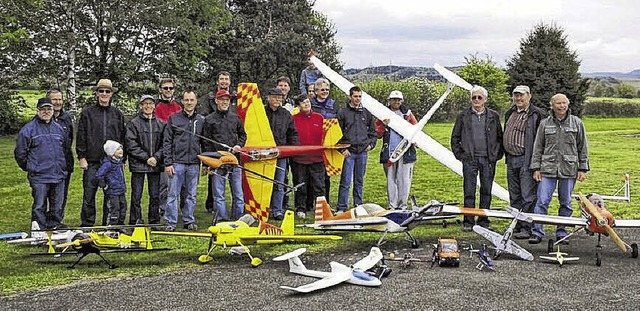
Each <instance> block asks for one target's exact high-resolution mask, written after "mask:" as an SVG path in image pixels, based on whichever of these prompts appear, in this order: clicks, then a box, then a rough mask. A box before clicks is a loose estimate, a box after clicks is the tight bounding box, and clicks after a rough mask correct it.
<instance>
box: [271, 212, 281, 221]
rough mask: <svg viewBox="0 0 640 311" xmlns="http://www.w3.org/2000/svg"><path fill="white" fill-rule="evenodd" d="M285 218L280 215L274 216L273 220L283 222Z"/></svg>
mask: <svg viewBox="0 0 640 311" xmlns="http://www.w3.org/2000/svg"><path fill="white" fill-rule="evenodd" d="M283 218H284V215H282V214H281V213H280V214H274V215H273V220H282V219H283Z"/></svg>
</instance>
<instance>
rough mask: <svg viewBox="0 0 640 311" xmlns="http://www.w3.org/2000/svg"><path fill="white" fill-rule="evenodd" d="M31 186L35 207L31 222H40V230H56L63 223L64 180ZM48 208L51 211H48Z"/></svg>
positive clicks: (33, 206) (32, 210) (32, 184)
mask: <svg viewBox="0 0 640 311" xmlns="http://www.w3.org/2000/svg"><path fill="white" fill-rule="evenodd" d="M29 184H30V185H31V196H32V197H33V205H32V207H31V221H36V222H38V225H39V226H40V229H47V228H54V227H56V226H58V225H60V223H61V222H62V201H63V199H64V180H61V181H60V182H58V183H46V184H45V183H34V182H29ZM47 206H48V207H49V211H47Z"/></svg>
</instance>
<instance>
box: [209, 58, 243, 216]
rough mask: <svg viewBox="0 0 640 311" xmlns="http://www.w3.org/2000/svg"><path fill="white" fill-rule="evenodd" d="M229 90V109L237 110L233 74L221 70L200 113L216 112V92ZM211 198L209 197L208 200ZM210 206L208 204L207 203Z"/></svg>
mask: <svg viewBox="0 0 640 311" xmlns="http://www.w3.org/2000/svg"><path fill="white" fill-rule="evenodd" d="M221 90H227V92H229V94H231V104H230V105H229V109H231V111H234V112H235V111H236V110H237V109H238V107H237V103H236V102H237V100H238V98H237V97H238V95H237V94H236V92H235V91H234V90H232V89H231V74H230V73H229V72H228V71H224V70H223V71H220V72H218V78H217V79H216V85H215V87H214V88H213V89H212V90H211V92H209V94H207V97H206V101H205V102H204V103H203V105H202V108H200V114H201V115H203V116H205V117H206V116H208V115H209V114H210V113H212V112H214V111H215V110H216V109H217V104H216V94H217V93H218V91H221ZM208 199H209V198H208V197H207V200H208ZM207 206H208V205H207Z"/></svg>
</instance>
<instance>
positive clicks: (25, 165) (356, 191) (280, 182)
mask: <svg viewBox="0 0 640 311" xmlns="http://www.w3.org/2000/svg"><path fill="white" fill-rule="evenodd" d="M290 84H291V81H290V80H289V79H288V78H287V77H280V78H278V79H277V81H276V84H275V87H274V88H272V89H269V90H268V95H267V96H266V102H267V103H266V104H265V113H266V116H267V119H268V121H269V124H270V127H271V131H272V133H273V137H274V140H275V142H276V145H322V143H323V137H324V135H323V134H324V132H323V131H324V130H323V126H324V121H325V119H335V120H336V121H337V123H338V124H339V126H340V128H341V129H342V133H343V136H342V138H341V140H340V141H339V143H340V144H348V145H349V146H348V147H347V148H344V149H342V150H339V151H340V152H341V153H342V155H344V157H345V159H344V165H343V169H342V172H341V176H340V185H339V187H338V197H337V213H342V212H345V211H346V210H347V209H348V208H349V207H350V206H357V205H360V204H362V203H363V187H364V175H365V172H366V167H367V159H368V153H369V152H370V151H371V150H373V149H374V148H375V146H376V143H377V140H378V139H382V147H381V149H380V163H381V164H382V165H383V168H384V172H385V175H386V178H387V195H388V208H389V209H406V208H407V206H408V202H407V201H408V197H409V192H410V190H411V181H412V177H413V167H414V164H415V162H416V158H417V155H416V149H415V147H414V146H410V147H409V148H408V150H407V151H406V152H405V153H404V154H403V155H402V156H401V157H400V159H398V160H397V161H395V162H391V161H389V159H390V157H391V155H392V154H393V152H394V151H395V150H396V148H398V147H399V144H400V142H401V141H402V139H403V137H402V136H401V135H400V134H398V133H397V132H396V131H394V130H393V129H392V128H390V127H389V126H388V124H389V120H377V119H376V118H375V117H373V115H372V114H371V113H370V112H369V111H367V110H366V109H365V108H364V107H363V106H362V102H361V100H362V89H360V88H359V87H357V86H354V87H352V88H351V89H350V90H349V101H348V103H347V104H346V105H345V106H344V107H342V108H339V107H338V104H337V103H336V102H335V100H333V99H332V98H331V97H330V96H329V94H330V87H331V84H330V82H329V81H328V80H327V79H325V78H324V77H322V75H321V73H320V72H319V71H318V70H317V69H316V68H315V67H314V66H313V64H310V66H309V67H307V68H305V70H304V71H303V72H302V75H301V80H300V89H301V93H302V94H301V95H299V96H298V97H296V98H290V97H289V91H290ZM230 85H231V75H230V73H229V72H226V71H222V72H220V73H219V74H218V77H217V83H216V86H215V87H214V88H213V89H212V90H211V92H209V93H208V94H207V95H206V96H205V97H204V99H202V101H203V103H202V107H201V108H200V110H199V111H196V107H197V106H198V98H197V95H196V93H195V92H194V91H192V90H185V91H184V92H183V93H182V97H181V99H180V100H178V99H176V98H175V97H174V90H175V83H174V81H173V80H172V79H170V78H165V79H161V80H160V83H159V85H158V87H159V95H158V98H157V99H156V98H154V97H153V96H151V95H143V96H142V97H141V98H140V100H139V101H138V115H137V116H135V118H133V119H132V120H131V121H129V122H128V123H126V124H125V121H124V115H123V113H122V112H121V111H120V110H119V109H118V108H116V107H114V106H113V105H112V101H111V99H112V96H113V94H114V93H115V92H117V91H118V88H116V87H114V86H113V85H112V83H111V81H110V80H108V79H102V80H100V81H98V83H97V85H96V86H95V87H93V91H94V92H95V95H96V101H97V102H96V104H95V105H91V106H88V107H86V108H84V109H83V110H82V112H81V113H80V117H79V121H78V129H77V137H75V139H76V154H77V158H78V164H79V167H80V169H82V170H83V183H82V185H83V199H82V210H81V215H80V218H81V226H93V225H94V224H95V217H96V203H95V202H96V199H95V197H96V192H97V190H98V188H99V187H102V188H103V189H104V194H105V199H104V200H103V217H102V224H104V225H114V224H124V222H125V218H126V211H127V204H126V197H125V194H126V192H127V191H126V189H127V187H126V183H125V177H124V165H125V163H126V162H128V166H129V170H130V172H131V201H130V203H131V204H130V208H129V210H130V216H129V224H139V223H143V222H144V221H143V216H142V208H141V198H142V195H143V188H144V180H145V177H146V179H147V189H148V195H149V206H148V215H147V221H148V223H149V224H160V223H161V221H162V217H163V216H164V221H165V225H164V230H167V231H174V230H176V227H177V223H178V214H179V211H181V213H182V223H183V225H184V229H187V230H197V226H196V219H195V216H194V212H195V208H196V198H197V186H198V182H199V178H200V176H201V175H207V176H208V195H207V200H206V202H205V207H206V209H207V210H208V211H210V212H215V213H217V217H218V219H219V220H237V219H239V218H240V217H241V216H242V215H243V214H244V212H245V207H244V206H245V204H244V199H243V189H242V176H241V174H242V171H241V169H240V167H238V166H235V167H225V166H223V167H219V168H208V167H203V168H202V169H201V165H200V160H199V159H198V157H197V156H198V155H199V154H201V153H202V152H212V151H222V150H224V151H231V152H233V153H234V154H235V155H236V156H237V157H239V152H240V151H241V148H242V147H243V146H244V145H245V143H246V141H247V134H246V132H245V124H243V122H242V120H241V119H240V117H239V116H238V114H237V112H236V109H237V107H236V104H237V103H236V101H237V94H236V93H235V92H234V91H233V90H232V89H231V88H230ZM512 94H513V105H512V106H511V107H510V108H509V109H508V110H507V112H506V114H505V124H504V129H503V127H502V126H501V122H500V116H499V115H498V113H497V112H496V111H494V110H492V109H489V108H487V107H485V103H486V102H487V98H488V92H487V90H486V89H485V88H483V87H480V86H474V87H473V88H472V90H471V100H470V101H471V107H470V108H469V109H465V110H464V111H462V112H461V113H460V115H459V116H458V117H457V118H456V122H455V125H454V127H453V132H452V134H451V149H452V151H453V153H454V155H455V156H456V158H457V159H459V160H460V161H461V162H462V164H463V178H464V187H463V192H464V205H465V206H467V207H475V206H476V185H477V180H478V176H479V177H480V178H479V181H480V202H479V207H480V208H489V207H490V205H491V187H492V183H493V180H494V177H495V165H496V162H497V161H498V160H500V159H501V158H502V157H503V155H504V156H505V157H506V164H507V179H508V188H509V195H510V199H511V202H510V204H511V206H513V207H515V208H518V209H520V210H522V211H524V212H535V213H545V214H546V212H547V208H548V205H549V202H550V200H551V196H552V193H553V191H554V190H555V188H556V186H557V188H558V193H559V200H560V212H559V213H560V215H565V216H568V215H570V214H571V212H572V209H571V197H570V195H571V192H572V189H573V186H574V184H575V180H578V181H582V180H584V178H585V172H586V171H588V170H589V163H588V148H587V140H586V134H585V130H584V125H583V124H582V122H581V120H580V119H579V118H578V117H576V116H573V115H571V112H570V110H569V108H568V106H569V100H568V99H567V97H566V96H565V95H563V94H557V95H555V96H553V97H552V98H551V107H550V108H551V115H550V116H547V115H546V113H545V112H544V111H542V110H541V109H539V108H537V107H535V106H533V105H531V104H530V99H531V93H530V90H529V88H528V87H527V86H522V85H521V86H517V87H516V88H515V89H514V90H513V93H512ZM387 104H388V108H389V109H390V110H391V111H392V112H394V113H395V114H397V115H398V116H400V117H402V118H403V119H405V120H407V121H408V122H409V123H411V124H416V123H417V120H416V118H415V116H414V115H413V113H412V112H411V110H410V109H409V108H408V107H407V106H406V105H404V97H403V94H402V92H400V91H398V90H393V91H391V92H390V94H389V96H388V98H387ZM36 108H37V114H36V116H35V117H34V118H33V119H32V120H31V121H30V122H28V123H27V124H26V125H25V126H24V127H23V128H22V129H21V131H20V134H19V135H18V138H17V142H16V147H15V158H16V161H17V162H18V165H19V166H20V167H21V168H22V169H23V170H25V171H26V172H28V174H27V177H28V179H29V183H30V185H31V188H32V196H33V199H34V202H33V206H32V221H35V222H37V223H38V225H39V226H40V227H41V228H58V227H64V226H65V225H64V224H63V222H62V221H63V218H64V209H65V206H66V198H67V194H68V189H69V181H70V178H71V174H72V172H73V167H74V164H75V163H74V157H73V153H72V151H71V145H72V142H73V140H74V129H73V120H72V118H71V116H70V115H69V114H68V113H67V112H66V111H64V109H63V108H62V93H61V92H60V91H59V90H50V91H49V92H47V96H46V97H45V98H42V99H39V100H38V103H37V106H36ZM276 166H277V169H276V173H275V176H274V179H275V180H276V183H275V184H274V189H273V193H272V196H271V202H270V211H271V215H270V216H271V218H272V219H275V220H282V218H283V215H284V210H285V209H286V208H288V206H287V204H288V201H289V199H288V197H286V193H287V191H285V190H286V189H285V185H286V184H287V183H288V180H287V179H288V178H287V175H288V173H287V172H288V170H289V169H290V170H291V172H292V176H293V183H294V184H296V185H298V184H301V183H304V186H303V187H300V188H298V190H297V191H296V192H295V198H294V209H295V211H296V215H297V216H298V217H306V213H307V212H309V211H312V210H313V209H314V206H315V198H316V197H318V196H323V195H324V196H325V197H326V198H327V199H328V198H329V197H330V196H329V192H330V186H331V179H330V177H329V176H328V174H327V171H326V169H325V164H324V159H323V155H322V152H321V151H318V152H315V153H311V154H304V155H300V156H294V157H291V158H289V159H287V158H279V159H278V160H277V163H276ZM226 181H229V188H230V190H231V204H230V213H229V212H228V211H227V204H226V199H225V188H226ZM351 191H352V193H353V194H352V201H351V205H350V204H349V196H350V195H349V194H350V192H351ZM475 224H478V225H480V226H483V227H489V226H490V222H489V219H488V218H486V217H479V218H478V219H477V221H476V220H475V219H474V218H473V217H470V216H466V217H465V218H464V221H463V224H462V226H463V230H471V228H472V227H473V225H475ZM566 234H567V232H566V230H564V228H562V227H559V228H558V229H557V231H556V235H557V237H558V238H561V237H563V236H565V235H566ZM543 235H544V231H543V230H542V226H539V225H535V226H534V227H531V226H530V225H529V224H527V223H520V224H518V226H517V227H516V232H515V234H514V236H515V237H516V238H524V239H526V238H528V239H529V242H531V243H539V242H540V241H541V239H542V236H543Z"/></svg>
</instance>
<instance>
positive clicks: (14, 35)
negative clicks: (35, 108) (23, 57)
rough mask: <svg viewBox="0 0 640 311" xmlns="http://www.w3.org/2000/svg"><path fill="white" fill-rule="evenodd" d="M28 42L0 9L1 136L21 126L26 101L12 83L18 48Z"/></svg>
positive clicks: (10, 17)
mask: <svg viewBox="0 0 640 311" xmlns="http://www.w3.org/2000/svg"><path fill="white" fill-rule="evenodd" d="M26 40H27V32H26V31H25V30H24V29H23V28H22V27H20V25H19V24H18V23H17V20H16V19H15V18H14V17H13V16H11V15H9V14H8V12H7V10H6V9H5V8H4V7H0V70H2V73H3V74H2V75H0V85H1V86H2V87H0V135H6V134H13V133H16V132H17V131H18V130H19V129H20V126H21V125H22V124H21V121H22V120H21V118H20V111H21V109H22V108H25V103H24V101H21V100H20V98H19V97H18V96H17V92H16V91H14V90H11V89H10V87H11V82H12V81H13V80H14V79H15V78H16V75H15V72H16V68H17V67H18V66H19V62H16V61H15V59H16V55H15V53H14V52H15V51H16V47H19V46H22V45H23V43H24V42H25V41H26Z"/></svg>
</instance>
